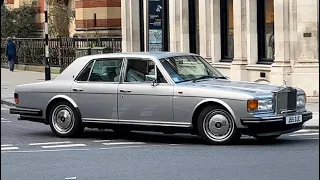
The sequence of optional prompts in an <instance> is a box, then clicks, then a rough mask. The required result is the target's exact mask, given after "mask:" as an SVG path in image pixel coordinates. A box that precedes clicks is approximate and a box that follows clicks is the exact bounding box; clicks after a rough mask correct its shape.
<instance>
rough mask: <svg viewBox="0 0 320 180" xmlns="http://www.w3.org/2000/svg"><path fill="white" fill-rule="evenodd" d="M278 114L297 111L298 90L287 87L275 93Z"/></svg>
mask: <svg viewBox="0 0 320 180" xmlns="http://www.w3.org/2000/svg"><path fill="white" fill-rule="evenodd" d="M275 101H276V103H275V104H276V107H275V110H276V113H277V114H281V112H283V111H285V112H286V111H295V110H296V109H297V90H296V89H294V88H291V87H285V88H282V89H281V90H279V91H278V92H276V93H275Z"/></svg>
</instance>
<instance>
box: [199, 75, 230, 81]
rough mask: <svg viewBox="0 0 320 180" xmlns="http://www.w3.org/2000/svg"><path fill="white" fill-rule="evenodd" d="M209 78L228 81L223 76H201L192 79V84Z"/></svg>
mask: <svg viewBox="0 0 320 180" xmlns="http://www.w3.org/2000/svg"><path fill="white" fill-rule="evenodd" d="M209 78H214V79H228V78H227V77H225V76H211V75H206V76H201V77H198V78H197V79H194V80H193V82H196V81H198V80H200V79H209Z"/></svg>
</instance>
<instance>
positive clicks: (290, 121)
mask: <svg viewBox="0 0 320 180" xmlns="http://www.w3.org/2000/svg"><path fill="white" fill-rule="evenodd" d="M301 122H302V115H297V116H288V117H286V124H295V123H301Z"/></svg>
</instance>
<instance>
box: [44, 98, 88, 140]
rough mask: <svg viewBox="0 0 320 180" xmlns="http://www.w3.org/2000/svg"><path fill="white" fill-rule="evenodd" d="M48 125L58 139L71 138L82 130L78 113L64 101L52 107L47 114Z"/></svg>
mask: <svg viewBox="0 0 320 180" xmlns="http://www.w3.org/2000/svg"><path fill="white" fill-rule="evenodd" d="M49 123H50V127H51V130H52V131H53V132H54V133H55V135H56V136H58V137H73V136H76V135H78V134H80V133H81V132H82V131H83V130H84V126H82V125H81V121H80V115H79V113H78V112H77V111H76V109H75V108H74V107H73V106H72V105H71V104H70V103H69V102H65V101H60V102H57V103H56V104H55V105H53V107H52V108H51V110H50V114H49Z"/></svg>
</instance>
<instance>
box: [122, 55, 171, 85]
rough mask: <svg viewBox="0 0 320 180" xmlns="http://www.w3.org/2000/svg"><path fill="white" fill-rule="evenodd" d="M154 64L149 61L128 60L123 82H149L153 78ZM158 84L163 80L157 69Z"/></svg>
mask: <svg viewBox="0 0 320 180" xmlns="http://www.w3.org/2000/svg"><path fill="white" fill-rule="evenodd" d="M155 75H156V73H155V64H154V62H153V61H151V60H142V59H128V64H127V70H126V77H125V82H151V81H152V80H153V79H154V78H155ZM157 77H158V82H159V83H163V82H164V83H165V82H166V81H165V79H164V78H163V76H162V74H161V73H160V71H159V69H157Z"/></svg>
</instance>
